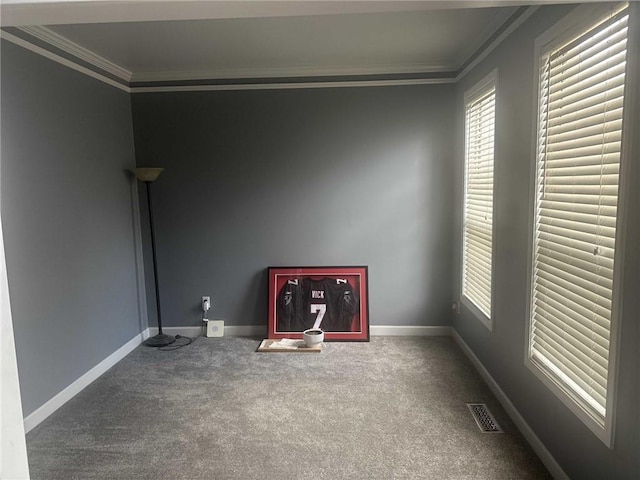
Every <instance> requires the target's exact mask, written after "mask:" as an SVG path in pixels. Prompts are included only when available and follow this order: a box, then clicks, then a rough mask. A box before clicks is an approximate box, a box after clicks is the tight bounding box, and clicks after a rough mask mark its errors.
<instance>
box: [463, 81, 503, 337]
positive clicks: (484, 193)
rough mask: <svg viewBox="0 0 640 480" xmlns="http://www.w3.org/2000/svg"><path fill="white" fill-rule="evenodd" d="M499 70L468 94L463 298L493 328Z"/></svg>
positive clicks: (466, 107) (466, 105)
mask: <svg viewBox="0 0 640 480" xmlns="http://www.w3.org/2000/svg"><path fill="white" fill-rule="evenodd" d="M495 107H496V72H495V71H494V72H493V73H492V74H490V75H489V76H488V77H487V78H485V79H484V80H483V81H481V82H480V83H479V84H478V85H476V87H474V88H473V89H472V90H471V91H469V92H467V94H466V95H465V182H464V226H463V246H462V301H463V302H464V303H465V305H467V306H468V307H469V308H471V309H472V311H474V312H475V313H476V315H477V316H478V318H480V320H481V321H482V322H483V323H484V324H485V325H486V326H487V327H488V328H491V294H492V289H491V271H492V265H491V260H492V257H493V255H492V250H493V241H492V239H493V151H494V129H495V110H496V108H495Z"/></svg>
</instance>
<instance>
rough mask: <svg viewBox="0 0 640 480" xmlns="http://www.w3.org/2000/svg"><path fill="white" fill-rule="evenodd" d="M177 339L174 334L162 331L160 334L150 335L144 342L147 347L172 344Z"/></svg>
mask: <svg viewBox="0 0 640 480" xmlns="http://www.w3.org/2000/svg"><path fill="white" fill-rule="evenodd" d="M175 341H176V337H174V336H173V335H167V334H166V333H161V334H159V335H155V336H153V337H149V338H147V339H146V340H145V341H144V344H145V345H146V346H147V347H164V346H165V345H170V344H172V343H173V342H175Z"/></svg>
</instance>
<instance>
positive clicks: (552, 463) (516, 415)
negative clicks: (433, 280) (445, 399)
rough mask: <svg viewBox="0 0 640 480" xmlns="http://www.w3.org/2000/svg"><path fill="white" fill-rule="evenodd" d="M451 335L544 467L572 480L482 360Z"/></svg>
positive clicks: (558, 477) (558, 478)
mask: <svg viewBox="0 0 640 480" xmlns="http://www.w3.org/2000/svg"><path fill="white" fill-rule="evenodd" d="M451 334H452V336H453V339H454V340H455V342H456V343H457V344H458V346H459V347H460V348H461V349H462V351H463V352H464V353H465V355H466V356H467V357H468V358H469V360H471V363H472V364H473V366H474V367H476V370H478V372H479V373H480V376H481V377H482V378H483V379H484V381H485V382H486V383H487V385H489V388H490V389H491V391H492V392H493V394H494V395H495V396H496V397H497V398H498V401H499V402H500V403H501V404H502V407H503V408H504V409H505V411H506V412H507V414H508V415H509V417H511V420H513V423H515V424H516V426H517V427H518V430H520V432H521V433H522V435H524V437H525V438H526V439H527V442H529V445H531V448H533V450H534V451H535V452H536V454H537V455H538V457H540V460H542V463H544V466H545V467H547V470H549V473H551V475H552V476H553V478H555V479H556V480H570V479H569V476H568V475H567V474H566V473H565V471H564V470H563V469H562V467H561V466H560V464H559V463H558V462H556V459H555V458H553V455H551V452H549V450H547V447H545V446H544V443H542V441H541V440H540V439H539V438H538V436H537V435H536V434H535V432H534V431H533V430H532V429H531V427H530V426H529V424H528V423H527V422H526V421H525V419H524V418H523V417H522V415H520V412H518V410H517V409H516V407H515V405H513V403H511V400H509V397H507V394H506V393H504V391H503V390H502V389H501V388H500V386H499V385H498V383H497V382H496V381H495V379H494V378H493V377H492V376H491V374H490V373H489V371H488V370H487V369H486V368H485V366H484V365H483V364H482V362H480V359H478V357H476V355H475V354H474V353H473V351H472V350H471V348H470V347H469V345H467V344H466V342H465V341H464V340H463V339H462V337H461V336H460V334H459V333H458V332H456V330H455V329H454V328H451Z"/></svg>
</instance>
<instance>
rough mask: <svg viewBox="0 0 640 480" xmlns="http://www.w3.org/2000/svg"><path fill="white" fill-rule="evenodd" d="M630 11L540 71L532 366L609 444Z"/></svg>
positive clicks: (543, 61) (588, 32)
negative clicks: (620, 171)
mask: <svg viewBox="0 0 640 480" xmlns="http://www.w3.org/2000/svg"><path fill="white" fill-rule="evenodd" d="M592 18H593V17H592ZM627 18H628V15H627V11H626V9H623V10H622V11H617V12H613V13H609V14H608V15H607V18H606V19H604V20H601V21H600V22H597V23H595V24H592V25H590V26H589V27H587V28H583V29H582V31H581V32H580V31H579V32H578V34H577V35H575V34H574V35H572V38H568V39H567V38H565V40H564V41H563V42H556V43H555V44H554V45H552V46H551V47H549V48H546V49H542V51H541V56H540V69H539V75H540V77H539V88H540V90H539V118H538V143H537V152H536V153H537V177H536V190H535V196H536V198H535V224H534V241H533V259H532V262H533V263H532V289H531V304H530V325H529V326H530V328H529V345H528V347H529V348H528V364H529V365H530V366H532V367H533V368H532V369H533V370H534V372H536V374H540V373H542V376H541V378H542V379H543V381H545V383H546V384H547V385H549V386H550V388H551V389H552V390H553V391H554V392H555V393H556V394H557V395H558V396H559V397H560V398H561V399H562V400H563V401H564V402H565V404H567V405H568V406H569V407H570V408H571V409H572V410H573V411H574V412H576V413H577V414H578V416H579V417H580V418H582V419H583V421H584V422H585V424H587V426H589V428H591V430H593V431H594V432H595V433H596V434H598V436H599V437H600V438H601V439H603V441H605V443H610V441H611V439H610V436H611V433H610V423H611V419H610V410H611V406H612V401H611V398H610V397H611V395H610V394H611V385H612V379H613V375H612V371H611V352H612V348H611V347H612V337H611V333H612V322H614V321H615V318H614V317H613V316H612V306H613V292H614V287H615V281H614V259H615V246H616V219H617V205H618V173H619V167H620V154H621V137H622V121H623V103H624V87H625V65H626V47H627Z"/></svg>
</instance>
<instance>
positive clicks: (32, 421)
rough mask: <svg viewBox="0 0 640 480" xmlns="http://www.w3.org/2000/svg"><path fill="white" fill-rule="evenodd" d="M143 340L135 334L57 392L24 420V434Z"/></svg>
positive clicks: (141, 336)
mask: <svg viewBox="0 0 640 480" xmlns="http://www.w3.org/2000/svg"><path fill="white" fill-rule="evenodd" d="M145 338H146V337H145V332H141V333H139V334H137V335H136V336H135V337H133V338H132V339H131V340H129V341H128V342H127V343H125V344H124V345H123V346H121V347H120V348H119V349H118V350H116V351H115V352H113V353H112V354H111V355H109V356H108V357H107V358H105V359H104V360H102V361H101V362H100V363H98V364H97V365H96V366H95V367H93V368H92V369H91V370H89V371H88V372H87V373H85V374H84V375H82V376H81V377H80V378H78V379H77V380H76V381H75V382H73V383H72V384H71V385H69V386H68V387H66V388H65V389H64V390H62V391H61V392H59V393H58V394H57V395H56V396H55V397H53V398H52V399H50V400H49V401H47V402H46V403H44V404H43V405H42V406H40V407H39V408H37V409H36V410H34V411H33V412H31V413H30V414H29V415H27V416H26V417H25V419H24V431H25V433H27V432H29V431H30V430H32V429H33V428H34V427H36V426H37V425H39V424H40V423H41V422H42V421H43V420H44V419H45V418H47V417H48V416H49V415H51V414H52V413H53V412H55V411H56V410H58V409H59V408H60V407H61V406H62V405H64V404H65V403H67V402H68V401H69V400H71V399H72V398H73V397H75V396H76V395H77V394H78V393H80V392H81V391H82V390H84V389H85V388H86V387H87V386H89V385H90V384H91V382H93V381H94V380H96V379H97V378H98V377H99V376H100V375H102V374H103V373H105V372H106V371H107V370H109V369H110V368H111V367H113V366H114V365H115V364H116V363H118V362H119V361H120V360H122V359H123V358H124V357H126V356H127V355H128V354H129V353H130V352H131V351H133V350H134V349H135V348H136V347H137V346H138V345H140V344H141V343H142V342H143V341H144V339H145Z"/></svg>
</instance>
